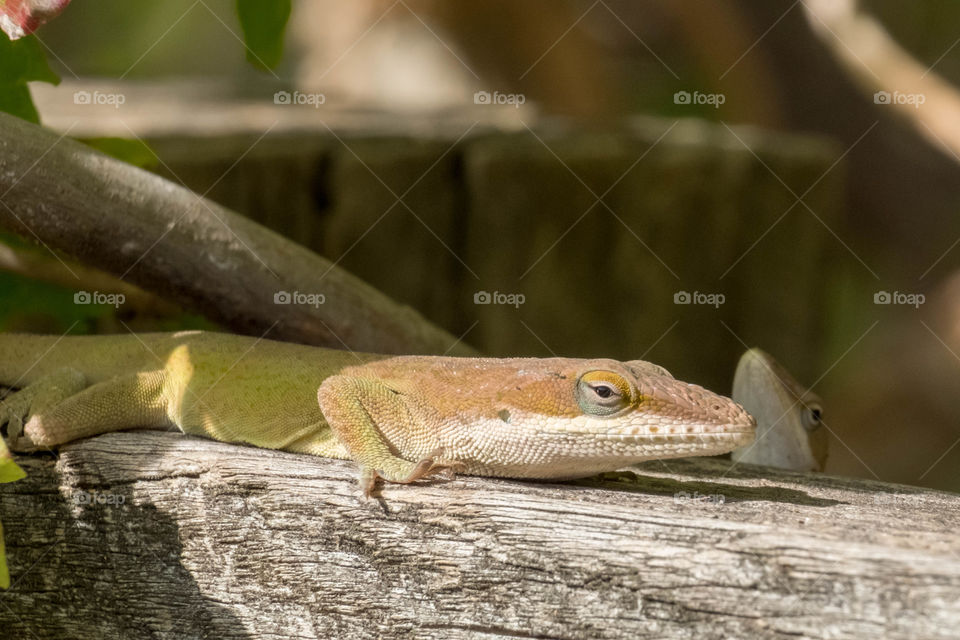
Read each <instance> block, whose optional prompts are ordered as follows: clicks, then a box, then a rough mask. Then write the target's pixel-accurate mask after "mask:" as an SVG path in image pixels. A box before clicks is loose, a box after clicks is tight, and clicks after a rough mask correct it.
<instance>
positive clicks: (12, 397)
mask: <svg viewBox="0 0 960 640" xmlns="http://www.w3.org/2000/svg"><path fill="white" fill-rule="evenodd" d="M84 385H85V381H84V377H83V374H81V373H80V372H79V371H76V370H75V369H72V368H63V369H59V370H57V371H54V372H52V373H50V374H48V375H46V376H44V377H42V378H40V379H38V380H37V381H36V382H34V383H33V384H30V385H28V386H26V387H24V388H23V389H21V390H19V391H15V392H13V393H11V394H9V395H7V396H5V397H4V398H3V400H0V433H2V434H3V436H4V439H5V440H6V442H7V446H8V447H9V448H10V450H11V451H16V452H18V453H32V452H35V451H43V450H46V451H49V450H50V447H49V444H50V442H49V440H50V439H49V437H48V434H47V433H46V431H45V430H44V426H43V415H45V414H46V413H47V412H48V411H49V410H50V409H52V408H53V407H55V406H56V405H57V403H58V402H60V401H61V400H63V399H64V398H66V397H69V396H70V395H72V394H74V393H76V392H77V391H78V390H80V389H82V388H83V387H84Z"/></svg>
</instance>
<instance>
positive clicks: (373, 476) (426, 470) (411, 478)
mask: <svg viewBox="0 0 960 640" xmlns="http://www.w3.org/2000/svg"><path fill="white" fill-rule="evenodd" d="M442 456H443V448H442V447H441V448H439V449H434V450H433V451H431V452H430V453H429V454H427V456H426V457H424V458H422V459H421V460H420V461H419V462H417V463H412V462H407V461H402V462H404V463H405V465H404V466H405V467H406V469H405V471H406V473H405V474H404V473H403V472H402V471H399V470H394V471H393V472H392V473H391V472H389V471H387V470H366V469H365V470H364V471H363V472H362V473H361V478H360V485H361V486H362V487H363V493H364V495H365V496H366V497H368V498H369V497H370V495H371V494H372V493H373V490H374V488H375V487H376V483H377V478H383V479H384V480H387V481H388V482H396V483H397V484H410V483H411V482H416V481H417V480H420V479H422V478H428V477H430V476H439V477H442V478H443V479H444V480H448V481H449V480H452V479H453V478H454V476H455V475H456V473H457V472H458V471H461V470H462V469H463V463H461V462H458V461H456V460H441V457H442ZM411 467H412V468H411Z"/></svg>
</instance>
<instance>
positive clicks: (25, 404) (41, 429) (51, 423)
mask: <svg viewBox="0 0 960 640" xmlns="http://www.w3.org/2000/svg"><path fill="white" fill-rule="evenodd" d="M163 376H164V373H163V372H162V371H151V372H145V373H137V374H130V375H123V376H118V377H116V378H113V379H111V380H106V381H104V382H99V383H96V384H93V385H90V386H87V381H86V379H85V378H84V376H83V374H81V373H80V372H79V371H77V370H76V369H73V368H70V367H65V368H63V369H58V370H57V371H54V372H52V373H50V374H48V375H46V376H43V377H41V378H39V379H37V380H36V381H34V382H33V383H32V384H30V385H28V386H26V387H25V388H23V389H21V390H20V391H17V392H15V393H13V394H11V395H10V396H8V397H7V398H5V399H4V400H3V401H2V402H0V426H2V425H3V424H6V425H7V440H8V442H9V444H10V448H11V449H13V450H14V451H22V452H28V451H36V450H39V449H42V448H47V447H52V446H55V445H58V444H63V443H66V442H70V441H72V440H77V439H80V438H86V437H89V436H93V435H97V434H100V433H107V432H109V431H119V430H121V429H130V428H132V427H161V426H168V425H170V424H172V423H171V422H170V420H169V418H168V417H167V414H166V407H165V405H164V403H163V400H162V396H163Z"/></svg>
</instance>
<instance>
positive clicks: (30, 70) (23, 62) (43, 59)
mask: <svg viewBox="0 0 960 640" xmlns="http://www.w3.org/2000/svg"><path fill="white" fill-rule="evenodd" d="M34 80H39V81H41V82H49V83H50V84H60V76H58V75H57V74H55V73H54V72H53V70H51V69H50V65H49V64H47V56H46V54H45V53H44V51H43V46H42V45H41V44H40V41H39V40H37V38H36V36H28V37H26V38H20V39H19V40H17V41H15V42H11V41H10V38H8V37H7V34H5V33H0V84H23V83H25V82H33V81H34Z"/></svg>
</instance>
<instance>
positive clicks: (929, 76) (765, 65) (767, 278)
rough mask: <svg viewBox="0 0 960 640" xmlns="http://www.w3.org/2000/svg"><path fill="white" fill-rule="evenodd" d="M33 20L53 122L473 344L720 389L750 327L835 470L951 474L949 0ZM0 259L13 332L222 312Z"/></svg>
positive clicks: (167, 7) (393, 7)
mask: <svg viewBox="0 0 960 640" xmlns="http://www.w3.org/2000/svg"><path fill="white" fill-rule="evenodd" d="M37 36H38V38H39V39H40V41H41V43H42V44H43V47H44V49H45V51H46V53H47V57H48V59H49V61H50V64H51V66H52V67H53V68H54V70H55V71H56V72H57V73H58V74H59V75H60V76H61V77H62V78H63V82H62V84H61V85H60V86H56V87H54V86H51V85H44V84H36V85H35V86H34V87H33V95H34V99H35V102H36V105H37V108H38V110H39V113H40V116H41V119H42V121H43V123H44V124H45V125H46V126H49V127H52V128H54V129H57V130H60V131H64V132H67V131H69V133H70V135H72V136H76V137H81V138H104V137H122V138H127V139H135V140H143V141H145V142H146V143H147V144H148V145H149V147H150V149H152V150H153V152H155V153H156V157H153V155H152V154H146V155H145V157H144V158H143V162H142V164H144V165H145V166H146V167H147V168H149V169H150V170H152V171H156V172H157V173H159V174H161V175H163V176H165V177H167V178H170V179H171V180H174V181H175V182H178V183H183V184H186V185H187V186H189V187H190V188H192V189H194V190H195V191H197V192H198V193H201V194H206V195H207V196H208V197H210V198H212V199H214V200H216V201H218V202H221V203H222V204H225V205H227V206H229V207H231V208H233V209H234V210H236V211H238V212H240V213H243V214H245V215H248V216H250V217H252V218H254V219H255V220H257V221H259V222H261V223H262V224H265V225H267V226H269V227H271V228H273V229H275V230H276V231H278V232H280V233H282V234H285V235H287V236H289V237H290V238H292V239H294V240H296V241H298V242H300V243H302V244H305V245H307V246H309V247H311V248H313V249H314V250H316V251H317V252H319V253H321V254H322V255H324V256H326V257H328V258H330V259H331V260H335V261H337V262H338V264H339V265H341V266H344V267H345V268H347V269H348V270H350V271H352V272H354V273H355V274H357V275H359V276H360V277H362V278H363V279H365V280H367V281H368V282H370V283H371V284H373V285H375V286H376V287H378V288H380V289H381V290H383V291H384V292H386V293H387V294H389V295H390V296H392V297H394V298H395V299H397V300H399V301H402V302H404V303H406V304H409V305H410V306H412V307H414V308H416V309H418V310H419V311H420V312H422V313H423V314H424V315H426V316H427V317H428V318H430V319H431V320H433V321H434V322H436V323H437V324H439V325H440V326H442V327H443V328H445V329H447V330H448V331H449V332H451V333H452V334H453V335H456V336H462V337H463V340H464V341H466V342H468V343H470V344H472V345H474V346H476V347H478V348H479V349H482V350H483V351H485V352H487V353H490V354H492V355H530V356H549V355H552V354H556V355H570V356H592V357H599V356H609V357H615V358H623V359H628V358H643V359H647V360H652V361H654V362H657V363H658V364H662V365H664V366H666V367H667V368H668V369H670V370H671V371H672V372H673V373H674V375H676V376H677V377H678V378H682V379H685V380H689V381H693V382H698V383H700V384H703V385H705V386H707V387H709V388H711V389H714V390H716V391H720V392H723V393H729V391H730V385H731V379H732V374H733V370H734V366H735V364H736V361H737V358H738V356H739V354H740V353H741V352H742V351H743V350H744V349H746V348H747V347H750V346H760V347H762V348H764V349H766V350H767V351H769V352H770V353H772V354H773V355H775V356H776V357H777V358H778V359H779V360H780V361H781V362H782V363H783V364H784V365H785V366H786V367H787V368H788V369H789V370H791V371H792V372H793V373H794V374H795V376H796V377H797V378H798V379H799V380H800V381H801V382H802V383H804V384H807V385H813V389H814V391H815V392H816V393H818V394H819V395H820V396H821V397H822V398H823V401H824V407H825V410H824V411H825V412H824V422H825V424H826V427H827V428H828V429H829V431H830V434H831V442H830V458H829V460H828V463H827V471H828V472H829V473H833V474H843V475H853V476H861V477H866V478H875V479H881V480H884V481H891V482H901V483H906V484H914V485H923V486H929V487H935V488H941V489H947V490H954V491H956V490H960V474H958V473H957V469H958V468H960V446H958V443H960V403H958V402H957V397H958V394H957V392H958V390H960V324H958V320H960V278H958V272H957V269H958V266H960V247H957V245H958V244H960V216H958V215H957V214H958V212H960V208H958V206H960V94H958V89H957V86H958V84H960V5H958V4H957V3H955V2H948V1H946V0H922V1H918V2H912V3H904V2H895V1H893V0H871V1H865V2H854V1H853V0H833V1H830V0H803V1H796V2H793V1H788V0H769V1H767V2H747V1H746V0H744V1H733V0H725V1H719V0H718V1H714V2H682V3H678V2H667V1H666V0H634V1H631V2H627V1H624V0H584V1H582V2H580V1H565V2H547V1H545V0H528V1H527V2H523V3H516V2H507V1H505V0H492V1H488V2H484V3H450V2H439V1H432V2H431V1H417V0H396V1H393V2H391V1H389V0H353V1H351V2H346V1H340V2H334V1H331V0H301V1H299V2H294V3H293V11H292V15H291V19H290V23H289V26H288V31H287V36H286V42H285V45H284V49H283V55H282V58H281V60H280V63H279V65H277V66H276V68H275V69H274V70H273V71H260V70H257V69H255V68H254V66H252V65H251V64H249V63H248V61H247V60H246V57H245V53H246V52H245V50H244V46H243V38H242V35H241V28H240V25H239V23H238V20H237V17H236V9H235V5H234V3H233V2H230V1H228V0H170V1H168V2H163V3H131V2H127V1H124V0H96V2H93V1H92V0H74V1H73V2H72V3H71V4H70V5H69V6H68V7H67V9H66V10H65V11H64V12H63V14H62V15H61V16H60V17H59V18H57V19H56V20H54V21H52V22H51V23H50V24H48V25H46V26H44V27H43V28H41V29H40V30H39V31H38V32H37ZM84 96H87V98H84ZM98 96H99V98H98ZM110 96H113V98H110ZM6 241H7V242H8V244H10V245H11V246H12V247H13V248H14V249H16V250H21V249H24V250H26V249H25V247H26V245H21V244H19V243H18V241H17V240H15V239H11V238H6ZM0 257H2V256H0ZM0 262H5V266H4V267H3V268H4V269H5V270H6V271H5V272H4V273H0V295H2V299H3V300H4V302H5V304H4V305H3V309H2V310H0V329H2V330H4V331H14V330H30V331H44V332H61V333H62V332H64V331H67V330H70V331H72V332H74V333H77V332H97V331H99V332H113V331H125V330H126V329H125V328H124V327H123V326H122V325H121V324H119V321H120V320H122V321H123V322H124V323H126V324H128V325H129V326H131V327H133V328H135V329H136V330H151V329H173V328H178V327H207V328H213V326H212V325H211V324H210V323H209V322H206V321H205V320H203V319H202V318H199V317H196V316H192V315H189V314H183V313H181V312H180V311H179V310H177V309H176V308H175V307H172V306H171V305H169V304H167V303H165V302H163V301H158V300H155V299H151V298H150V297H149V296H144V297H142V298H137V297H136V294H132V295H134V298H133V301H132V303H131V304H128V305H126V306H124V307H122V308H120V309H115V308H113V307H110V306H96V305H76V304H73V297H72V290H71V289H69V288H67V287H65V286H64V283H65V282H67V281H66V280H65V279H63V278H61V277H59V276H58V274H57V270H58V267H57V266H56V265H53V266H51V265H49V264H44V263H43V261H42V260H38V261H37V262H36V263H30V264H29V265H28V267H26V268H24V267H23V262H22V261H21V262H17V261H16V260H12V261H11V260H5V261H3V260H0ZM17 264H18V265H20V268H19V269H18V268H16V267H15V266H14V265H17ZM18 271H19V273H15V272H18ZM85 276H86V277H89V278H91V279H92V281H96V279H97V278H100V277H101V274H97V273H93V272H91V273H89V274H85ZM102 286H103V287H105V288H109V287H110V286H113V285H110V284H109V283H106V284H103V285H102Z"/></svg>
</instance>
